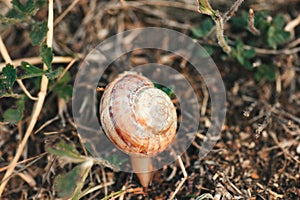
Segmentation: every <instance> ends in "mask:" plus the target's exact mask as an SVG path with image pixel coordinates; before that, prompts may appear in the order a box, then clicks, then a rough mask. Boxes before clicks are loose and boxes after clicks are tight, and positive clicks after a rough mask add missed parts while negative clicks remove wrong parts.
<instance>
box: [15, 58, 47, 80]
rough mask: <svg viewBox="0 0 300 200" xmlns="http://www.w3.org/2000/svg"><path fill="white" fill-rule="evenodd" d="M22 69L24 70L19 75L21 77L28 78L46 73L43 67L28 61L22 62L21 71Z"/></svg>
mask: <svg viewBox="0 0 300 200" xmlns="http://www.w3.org/2000/svg"><path fill="white" fill-rule="evenodd" d="M21 70H23V72H22V74H19V76H18V77H19V78H20V79H28V78H33V77H38V76H42V75H44V74H45V72H44V71H43V70H42V69H40V68H38V67H36V66H34V65H32V64H30V63H28V62H21V66H20V71H21Z"/></svg>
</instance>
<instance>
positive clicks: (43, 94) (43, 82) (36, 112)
mask: <svg viewBox="0 0 300 200" xmlns="http://www.w3.org/2000/svg"><path fill="white" fill-rule="evenodd" d="M53 17H54V13H53V0H49V4H48V25H47V26H48V32H47V41H46V43H47V46H48V47H49V48H51V47H52V41H53ZM43 69H44V70H47V65H46V64H44V65H43ZM47 87H48V78H47V77H46V76H45V75H43V76H42V80H41V88H40V92H39V94H38V100H37V101H36V103H35V106H34V110H33V111H32V114H31V120H30V122H29V125H28V127H27V130H26V132H25V135H24V138H23V139H22V141H21V143H20V145H19V146H18V149H17V152H16V154H15V156H14V158H13V160H12V162H11V163H10V165H9V168H8V169H7V171H6V173H5V175H4V177H3V180H4V181H3V182H2V183H1V185H0V197H1V196H2V194H3V192H4V189H5V187H6V185H7V183H8V181H9V177H10V176H11V174H12V173H13V172H14V170H15V167H16V165H17V162H18V160H19V158H20V156H21V155H22V152H23V150H24V148H25V146H26V144H27V141H28V138H29V136H30V135H31V133H32V131H33V129H34V126H35V124H36V122H37V119H38V116H39V115H40V112H41V110H42V107H43V104H44V100H45V98H46V94H47Z"/></svg>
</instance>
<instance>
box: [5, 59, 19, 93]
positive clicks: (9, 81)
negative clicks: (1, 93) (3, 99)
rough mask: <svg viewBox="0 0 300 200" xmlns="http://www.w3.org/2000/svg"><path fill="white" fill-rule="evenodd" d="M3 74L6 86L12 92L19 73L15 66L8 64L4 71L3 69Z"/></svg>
mask: <svg viewBox="0 0 300 200" xmlns="http://www.w3.org/2000/svg"><path fill="white" fill-rule="evenodd" d="M2 74H3V76H4V78H5V79H4V80H5V81H4V84H5V85H6V87H7V88H8V90H11V89H12V87H13V85H14V83H15V81H16V79H17V71H16V69H15V68H14V66H12V65H10V64H7V65H6V66H5V67H4V68H3V69H2Z"/></svg>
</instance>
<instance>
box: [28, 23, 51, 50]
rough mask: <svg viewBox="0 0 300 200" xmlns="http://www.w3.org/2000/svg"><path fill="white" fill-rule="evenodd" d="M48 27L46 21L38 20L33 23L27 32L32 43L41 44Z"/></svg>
mask: <svg viewBox="0 0 300 200" xmlns="http://www.w3.org/2000/svg"><path fill="white" fill-rule="evenodd" d="M47 31H48V27H47V23H46V22H38V23H34V24H33V29H32V31H31V32H30V34H29V37H30V39H31V42H32V45H39V44H41V43H42V42H43V41H44V40H45V38H46V35H47Z"/></svg>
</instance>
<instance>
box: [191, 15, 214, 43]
mask: <svg viewBox="0 0 300 200" xmlns="http://www.w3.org/2000/svg"><path fill="white" fill-rule="evenodd" d="M213 26H214V23H213V21H212V20H211V19H206V20H205V21H204V22H203V23H202V24H201V26H199V27H196V28H193V29H191V31H192V34H193V35H194V36H195V37H196V38H202V37H204V36H206V35H207V34H208V33H209V32H210V31H211V29H212V28H213Z"/></svg>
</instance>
